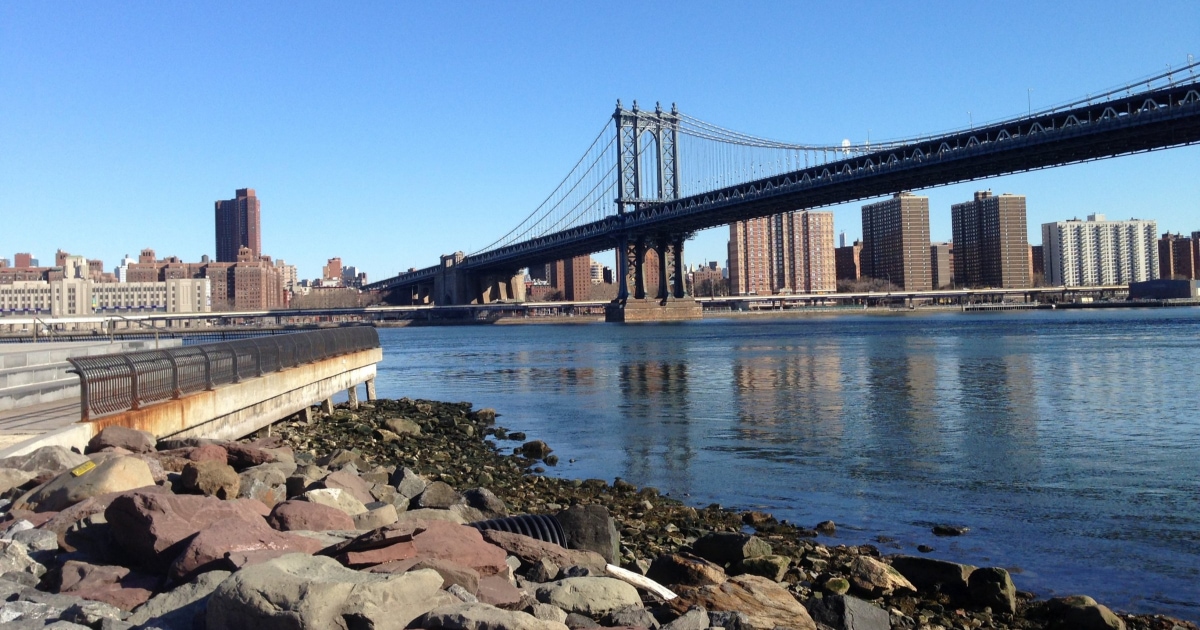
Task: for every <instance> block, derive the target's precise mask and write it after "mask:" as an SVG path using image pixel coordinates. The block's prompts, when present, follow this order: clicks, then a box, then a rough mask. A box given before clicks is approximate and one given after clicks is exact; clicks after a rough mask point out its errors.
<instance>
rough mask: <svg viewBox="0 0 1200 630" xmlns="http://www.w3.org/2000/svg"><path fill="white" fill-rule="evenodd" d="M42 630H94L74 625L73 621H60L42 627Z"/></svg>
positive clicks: (81, 625)
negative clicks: (47, 629) (48, 629)
mask: <svg viewBox="0 0 1200 630" xmlns="http://www.w3.org/2000/svg"><path fill="white" fill-rule="evenodd" d="M42 628H51V629H52V630H92V628H91V626H86V625H83V624H78V623H74V622H71V621H63V620H61V619H60V620H58V621H55V622H54V623H51V624H47V625H44V626H42Z"/></svg>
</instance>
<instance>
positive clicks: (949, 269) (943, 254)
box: [929, 243, 954, 289]
mask: <svg viewBox="0 0 1200 630" xmlns="http://www.w3.org/2000/svg"><path fill="white" fill-rule="evenodd" d="M952 251H954V246H953V245H951V244H950V243H930V244H929V274H930V277H931V278H932V280H933V288H934V289H940V288H942V287H947V286H950V285H952V284H954V272H953V269H954V256H953V255H952V254H951V253H950V252H952Z"/></svg>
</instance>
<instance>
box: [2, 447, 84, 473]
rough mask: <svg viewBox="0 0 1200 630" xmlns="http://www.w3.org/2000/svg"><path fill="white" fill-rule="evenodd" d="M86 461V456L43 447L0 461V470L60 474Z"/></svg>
mask: <svg viewBox="0 0 1200 630" xmlns="http://www.w3.org/2000/svg"><path fill="white" fill-rule="evenodd" d="M86 461H88V456H87V455H80V454H79V453H76V452H75V451H72V450H68V449H66V448H63V447H61V446H43V447H41V448H39V449H37V450H36V451H34V452H32V453H28V454H26V455H13V456H12V457H5V458H4V459H0V468H15V469H17V470H24V471H26V472H31V473H34V474H35V475H41V474H43V473H60V472H62V471H64V470H71V469H72V468H74V467H76V466H78V465H80V464H82V463H84V462H86Z"/></svg>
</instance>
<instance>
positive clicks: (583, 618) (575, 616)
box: [566, 613, 600, 630]
mask: <svg viewBox="0 0 1200 630" xmlns="http://www.w3.org/2000/svg"><path fill="white" fill-rule="evenodd" d="M566 623H567V627H568V628H570V629H571V630H580V629H581V628H599V627H600V624H598V623H596V621H595V620H594V619H592V618H591V617H588V616H587V615H581V614H579V613H567V621H566Z"/></svg>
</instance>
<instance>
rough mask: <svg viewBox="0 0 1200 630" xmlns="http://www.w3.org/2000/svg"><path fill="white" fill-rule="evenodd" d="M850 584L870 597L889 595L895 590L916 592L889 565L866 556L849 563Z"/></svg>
mask: <svg viewBox="0 0 1200 630" xmlns="http://www.w3.org/2000/svg"><path fill="white" fill-rule="evenodd" d="M850 584H851V585H852V586H854V587H855V588H857V589H858V590H860V591H862V592H864V593H866V594H868V595H870V596H871V597H878V596H880V595H891V594H892V593H894V592H895V591H897V590H909V591H912V592H914V593H915V592H916V591H917V588H916V587H915V586H913V585H912V582H909V581H908V579H906V578H905V577H904V576H903V575H901V574H900V572H899V571H897V570H895V569H893V568H892V566H891V565H889V564H887V563H884V562H880V561H879V560H876V559H874V558H869V557H867V556H858V557H856V558H855V559H854V560H853V561H852V562H851V563H850Z"/></svg>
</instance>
